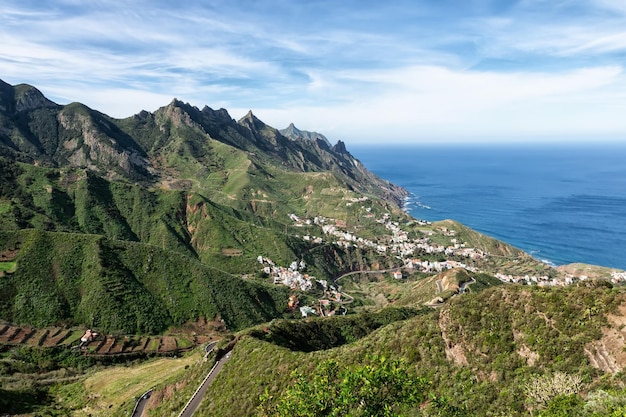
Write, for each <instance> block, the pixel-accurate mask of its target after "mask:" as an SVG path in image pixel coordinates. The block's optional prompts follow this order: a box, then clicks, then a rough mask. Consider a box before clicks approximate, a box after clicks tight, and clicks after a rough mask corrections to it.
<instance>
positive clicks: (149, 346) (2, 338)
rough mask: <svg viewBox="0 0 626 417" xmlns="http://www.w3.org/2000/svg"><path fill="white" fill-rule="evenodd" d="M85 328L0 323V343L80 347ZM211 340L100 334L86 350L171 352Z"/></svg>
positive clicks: (102, 352) (97, 352)
mask: <svg viewBox="0 0 626 417" xmlns="http://www.w3.org/2000/svg"><path fill="white" fill-rule="evenodd" d="M84 332H85V330H84V329H78V328H75V329H66V328H62V327H49V328H45V329H35V328H31V327H26V326H16V325H11V324H8V323H5V324H0V344H4V345H27V346H40V347H52V346H67V347H68V348H75V349H77V348H78V344H79V341H80V337H81V336H82V335H83V333H84ZM209 340H211V337H210V336H203V335H190V336H178V335H176V336H149V337H148V336H110V335H100V336H98V337H97V338H96V339H95V340H93V341H91V342H89V343H87V344H86V345H85V347H84V352H85V354H87V355H124V354H137V353H149V354H164V355H165V354H170V353H174V352H179V351H184V350H188V349H190V348H193V347H195V346H197V345H200V344H203V343H206V342H208V341H209Z"/></svg>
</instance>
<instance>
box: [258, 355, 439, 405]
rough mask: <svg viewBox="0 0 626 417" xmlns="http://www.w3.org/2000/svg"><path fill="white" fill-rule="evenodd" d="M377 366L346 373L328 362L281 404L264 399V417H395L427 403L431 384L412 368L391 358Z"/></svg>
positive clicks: (301, 379) (304, 378)
mask: <svg viewBox="0 0 626 417" xmlns="http://www.w3.org/2000/svg"><path fill="white" fill-rule="evenodd" d="M373 362H374V364H373V365H365V366H357V367H353V368H343V369H342V368H340V367H339V365H338V364H337V362H335V361H325V362H322V363H321V364H320V365H318V366H317V368H316V369H315V372H314V373H313V375H312V376H310V377H307V376H304V375H301V374H298V373H297V372H296V373H295V375H294V376H295V378H296V382H295V384H294V385H293V387H291V388H289V389H288V390H287V391H286V392H285V393H284V394H283V395H282V396H281V397H280V398H279V399H278V401H276V402H275V403H274V402H273V401H272V400H273V398H272V397H271V396H270V395H269V394H266V395H264V396H262V397H261V405H260V408H261V410H262V413H261V414H262V415H263V416H267V417H270V416H276V417H291V416H294V417H299V416H302V417H304V416H312V415H313V416H337V417H339V416H354V417H358V416H363V417H366V416H367V417H391V416H400V415H404V413H402V412H401V410H403V409H404V410H406V409H411V408H413V407H414V406H416V405H418V404H420V403H422V402H424V400H425V399H426V391H427V387H428V382H427V381H426V380H425V379H423V378H419V377H417V376H412V375H411V374H410V373H409V367H408V366H407V365H406V364H404V363H402V362H400V361H388V360H386V359H385V358H379V359H375V360H373ZM411 415H416V414H414V413H411Z"/></svg>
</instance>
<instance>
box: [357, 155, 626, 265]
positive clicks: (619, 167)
mask: <svg viewBox="0 0 626 417" xmlns="http://www.w3.org/2000/svg"><path fill="white" fill-rule="evenodd" d="M349 150H350V152H351V153H352V155H354V156H355V157H356V158H357V159H359V160H360V161H361V162H362V163H363V164H364V165H365V166H366V167H367V168H368V169H369V170H370V171H372V172H374V173H375V174H377V175H378V176H379V177H381V178H384V179H387V180H389V181H391V182H392V183H394V184H397V185H400V186H402V187H404V188H405V189H406V190H408V191H409V193H410V197H409V198H408V200H407V202H406V210H407V211H408V212H409V213H410V214H411V215H412V216H413V217H415V218H417V219H423V220H429V221H436V220H443V219H454V220H458V221H459V222H461V223H463V224H465V225H466V226H469V227H471V228H473V229H474V230H477V231H479V232H481V233H484V234H486V235H489V236H492V237H494V238H496V239H499V240H502V241H504V242H507V243H509V244H511V245H513V246H515V247H518V248H520V249H522V250H524V251H526V252H528V253H530V254H531V255H533V256H534V257H535V258H536V259H539V260H542V261H544V262H547V263H550V264H553V265H562V264H568V263H572V262H583V263H589V264H595V265H602V266H608V267H613V268H619V269H626V144H616V143H598V144H593V143H589V144H562V145H556V144H552V145H539V144H535V145H530V144H529V145H402V146H401V145H395V146H384V147H383V146H364V145H358V146H350V148H349Z"/></svg>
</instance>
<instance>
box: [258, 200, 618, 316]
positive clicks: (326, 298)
mask: <svg viewBox="0 0 626 417" xmlns="http://www.w3.org/2000/svg"><path fill="white" fill-rule="evenodd" d="M367 200H368V198H367V197H361V198H353V199H351V200H350V201H349V202H348V203H346V204H347V205H353V204H355V203H365V202H366V201H367ZM361 208H362V209H363V211H364V213H365V214H364V215H363V216H364V217H367V218H370V219H375V221H376V222H377V223H379V224H382V225H384V227H385V229H386V230H388V232H389V234H388V235H385V236H380V237H379V238H378V241H377V242H375V241H373V240H371V239H366V238H363V237H359V236H357V235H356V232H353V231H348V230H347V229H348V227H347V225H346V223H345V222H344V221H342V220H337V219H332V218H327V217H322V216H315V217H313V218H312V219H309V218H307V219H302V218H300V217H298V216H297V215H295V214H289V218H290V219H291V221H292V222H293V223H294V225H295V226H296V227H305V226H310V225H316V226H318V227H320V229H321V232H322V236H313V235H308V234H307V235H303V236H301V238H302V239H303V240H305V241H309V242H313V243H315V244H324V243H330V244H333V245H336V246H339V247H344V248H350V247H361V248H370V249H374V250H375V251H377V252H378V253H380V254H386V255H390V256H394V257H396V258H397V259H398V260H399V261H400V262H401V263H402V266H401V267H399V268H396V269H395V270H394V271H390V272H391V275H392V276H393V277H394V278H396V279H403V278H405V274H403V273H402V271H405V272H406V273H408V274H411V273H412V272H421V273H426V274H438V273H441V272H443V271H446V270H449V269H454V268H463V269H466V270H468V271H471V272H485V271H481V270H480V269H479V268H478V267H476V266H475V264H476V261H480V260H484V259H486V258H488V257H489V256H492V255H490V254H489V253H486V252H484V251H482V250H480V249H476V248H472V247H469V246H468V244H467V243H465V242H462V241H460V240H459V239H458V238H457V236H456V232H455V231H454V230H448V229H447V228H445V227H439V228H437V229H435V228H433V227H432V223H431V222H429V221H426V220H416V223H417V225H418V226H423V227H426V228H425V229H424V230H426V232H425V236H423V237H419V238H413V239H411V238H409V233H407V232H406V231H404V230H402V228H401V227H400V225H399V223H398V222H395V221H392V220H391V215H390V214H389V213H384V214H383V215H382V216H381V217H380V218H378V219H376V218H375V215H374V214H373V213H372V212H371V208H369V207H366V206H361ZM435 234H441V235H443V236H446V237H447V238H449V239H448V241H449V244H448V245H446V246H444V245H442V244H437V243H434V242H433V241H432V239H431V237H432V236H434V235H435ZM432 255H439V256H435V257H434V258H436V259H437V260H433V256H432ZM426 258H430V259H426ZM257 260H258V261H259V263H260V264H262V265H263V272H264V273H265V274H267V275H268V276H270V277H271V278H272V280H273V283H274V284H277V285H286V286H288V287H290V288H292V289H294V290H300V291H303V292H308V291H311V290H313V289H317V290H320V291H321V292H322V297H321V298H320V299H319V300H318V303H317V304H316V305H315V306H299V301H298V299H297V297H295V296H293V297H294V298H293V299H290V302H289V307H290V309H293V310H295V309H296V308H298V309H299V311H300V313H301V314H302V316H304V317H306V316H308V315H312V314H314V315H319V316H327V315H334V314H345V313H346V312H347V309H346V307H345V304H347V303H348V302H350V301H351V300H349V301H345V300H346V298H348V297H349V298H351V297H350V296H349V295H347V294H345V293H344V294H342V293H341V292H339V290H338V288H337V287H336V286H334V285H328V283H327V282H326V281H324V280H317V279H316V278H315V277H312V276H309V275H308V274H306V273H305V272H304V271H305V270H306V264H305V263H304V261H299V262H298V261H294V262H292V263H291V265H289V266H288V267H284V266H277V265H275V264H274V262H273V261H272V260H270V259H267V258H264V257H263V256H259V257H258V258H257ZM494 276H495V277H496V278H498V279H499V280H500V281H502V282H504V283H516V284H524V285H537V286H567V285H572V284H574V283H576V282H579V281H585V280H588V279H589V277H588V276H587V275H584V274H579V275H574V274H571V273H564V274H558V276H548V275H546V274H543V275H529V274H524V275H512V274H505V273H501V272H497V273H495V274H494ZM610 281H611V282H612V283H614V284H617V283H620V282H622V283H623V282H626V272H624V271H612V272H611V277H610ZM342 298H343V299H342ZM333 307H334V308H333Z"/></svg>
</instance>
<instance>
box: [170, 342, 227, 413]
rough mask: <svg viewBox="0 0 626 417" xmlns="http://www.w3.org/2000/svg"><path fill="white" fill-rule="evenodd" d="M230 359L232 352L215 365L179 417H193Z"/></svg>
mask: <svg viewBox="0 0 626 417" xmlns="http://www.w3.org/2000/svg"><path fill="white" fill-rule="evenodd" d="M229 359H230V352H228V353H227V354H226V355H224V357H223V358H222V359H220V360H219V361H217V362H216V363H215V365H214V366H213V368H211V370H210V371H209V373H208V374H207V376H206V377H205V378H204V381H202V383H201V384H200V386H199V387H198V389H197V390H196V392H195V393H194V394H193V396H192V397H191V399H190V400H189V401H188V402H187V404H186V405H185V408H183V411H181V412H180V414H179V415H178V417H191V416H192V415H193V413H194V412H195V411H196V408H198V406H199V405H200V403H201V402H202V399H203V398H204V394H205V393H206V391H207V389H208V388H209V385H210V384H211V382H213V380H214V379H215V377H216V376H217V374H219V373H220V371H221V370H222V368H223V367H224V364H225V363H226V362H227V361H228V360H229Z"/></svg>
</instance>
